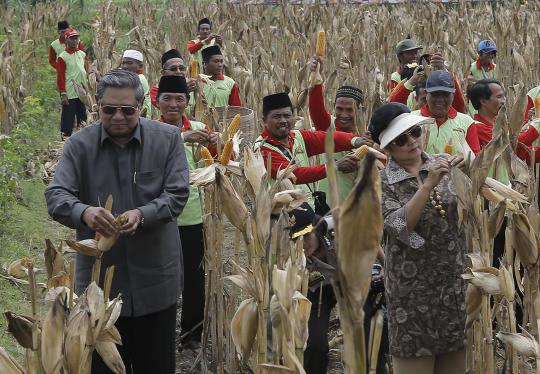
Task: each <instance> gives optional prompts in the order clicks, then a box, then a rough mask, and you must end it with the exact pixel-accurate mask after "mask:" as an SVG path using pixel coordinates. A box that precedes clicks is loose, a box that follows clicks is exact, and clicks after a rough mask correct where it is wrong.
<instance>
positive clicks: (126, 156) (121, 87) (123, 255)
mask: <svg viewBox="0 0 540 374" xmlns="http://www.w3.org/2000/svg"><path fill="white" fill-rule="evenodd" d="M96 97H97V99H98V107H99V118H100V120H99V121H98V122H97V123H95V124H92V125H91V126H88V127H85V128H84V129H82V130H81V131H79V132H78V133H77V134H75V135H74V136H72V137H70V138H69V139H68V140H67V141H66V144H65V146H64V149H63V154H62V158H61V159H60V162H59V163H58V167H57V168H56V172H55V175H54V180H53V181H52V182H51V184H49V186H48V187H47V188H46V190H45V198H46V200H47V207H48V211H49V214H50V215H51V216H52V217H53V219H55V220H56V221H58V222H60V223H62V224H64V225H66V226H68V227H70V228H73V229H76V230H77V239H78V240H83V239H90V238H94V237H95V235H96V233H97V232H99V233H100V234H101V235H103V236H105V237H110V236H112V235H119V237H118V240H117V241H116V243H115V244H114V246H113V247H112V248H111V249H110V250H109V251H108V252H106V253H104V254H103V257H102V266H101V275H100V278H99V279H100V282H99V284H103V278H104V275H105V271H106V269H107V268H108V267H109V266H113V265H114V267H115V268H114V278H113V280H112V287H111V298H114V297H116V296H118V295H119V294H121V296H122V302H123V304H122V310H121V314H120V317H119V318H118V320H117V322H116V327H117V328H118V331H119V333H120V336H121V338H122V345H119V346H118V350H119V352H120V355H121V356H122V360H123V361H124V363H125V367H126V369H128V371H127V372H129V373H171V374H172V373H174V372H175V351H176V349H175V348H176V347H175V327H176V311H177V302H178V298H179V297H180V291H181V290H182V284H183V283H182V256H181V253H180V250H179V248H180V246H181V244H180V237H179V235H178V227H177V225H176V218H177V217H178V215H179V214H180V213H182V209H183V208H184V206H185V204H186V202H187V200H188V195H189V170H188V163H187V161H186V153H185V151H184V144H183V142H182V139H181V137H180V134H179V132H178V129H177V128H175V127H174V126H170V125H167V124H164V123H160V122H157V121H150V120H147V119H145V118H140V116H139V111H140V107H141V103H142V101H143V100H144V92H143V90H142V86H141V82H140V80H139V78H138V77H137V75H136V74H134V73H132V72H130V71H127V70H121V69H114V70H111V71H110V72H108V73H107V74H105V75H104V76H103V77H102V78H101V80H100V81H99V85H98V88H97V92H96ZM109 194H110V195H112V197H113V198H114V203H113V205H112V211H110V212H109V211H108V210H106V209H104V208H102V206H103V205H104V202H105V201H106V200H107V196H108V195H109ZM118 215H122V216H124V217H125V219H126V220H127V222H126V223H125V224H124V225H121V226H120V225H118V224H116V223H115V216H118ZM94 262H95V258H94V257H90V256H86V255H83V254H81V253H78V254H77V269H76V281H75V288H76V292H77V293H78V294H79V295H80V294H81V293H80V292H83V291H84V290H85V289H86V287H87V286H88V285H89V284H90V281H91V278H92V268H93V265H94ZM92 373H93V374H102V373H111V371H110V370H109V369H108V368H107V366H106V365H105V364H104V363H103V360H102V359H101V358H100V357H99V355H97V354H96V355H94V357H93V359H92Z"/></svg>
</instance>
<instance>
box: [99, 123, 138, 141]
mask: <svg viewBox="0 0 540 374" xmlns="http://www.w3.org/2000/svg"><path fill="white" fill-rule="evenodd" d="M99 124H100V125H101V146H102V147H103V144H104V143H105V140H109V141H111V142H113V143H114V140H113V139H112V138H111V136H110V135H109V133H108V132H107V130H105V126H103V123H102V122H100V123H99ZM133 140H136V141H137V142H138V143H139V145H141V144H142V137H141V119H140V118H139V122H138V123H137V127H135V130H134V131H133V134H132V136H131V139H129V141H128V142H127V143H126V144H128V143H130V142H131V141H133Z"/></svg>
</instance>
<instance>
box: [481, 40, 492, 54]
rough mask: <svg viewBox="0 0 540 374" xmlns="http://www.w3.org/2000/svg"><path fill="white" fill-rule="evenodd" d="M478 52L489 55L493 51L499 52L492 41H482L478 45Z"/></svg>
mask: <svg viewBox="0 0 540 374" xmlns="http://www.w3.org/2000/svg"><path fill="white" fill-rule="evenodd" d="M477 49H478V52H479V53H480V52H482V53H489V52H493V51H495V52H496V51H497V46H496V45H495V43H494V42H492V41H491V40H482V41H481V42H480V43H478V48H477Z"/></svg>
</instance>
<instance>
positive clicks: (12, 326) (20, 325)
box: [4, 311, 36, 349]
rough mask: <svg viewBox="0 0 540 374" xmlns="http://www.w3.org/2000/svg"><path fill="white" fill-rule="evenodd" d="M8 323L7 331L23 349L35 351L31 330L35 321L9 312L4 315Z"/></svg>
mask: <svg viewBox="0 0 540 374" xmlns="http://www.w3.org/2000/svg"><path fill="white" fill-rule="evenodd" d="M4 315H5V316H6V320H7V322H8V327H7V329H8V331H9V332H10V333H11V335H13V337H14V338H15V339H16V340H17V343H19V345H20V346H21V347H23V348H28V349H35V348H36V347H34V344H33V338H32V329H33V327H34V323H35V320H34V318H32V317H27V316H22V315H19V314H16V313H13V312H10V311H7V312H5V313H4Z"/></svg>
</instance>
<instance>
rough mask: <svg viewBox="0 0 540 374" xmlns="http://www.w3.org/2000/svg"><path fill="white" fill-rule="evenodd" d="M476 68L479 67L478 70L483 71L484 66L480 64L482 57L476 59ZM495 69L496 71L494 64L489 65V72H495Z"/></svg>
mask: <svg viewBox="0 0 540 374" xmlns="http://www.w3.org/2000/svg"><path fill="white" fill-rule="evenodd" d="M476 67H477V68H478V69H483V68H482V64H481V63H480V57H478V58H477V59H476ZM493 69H495V64H494V63H492V62H490V63H489V65H488V68H487V71H490V70H493Z"/></svg>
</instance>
